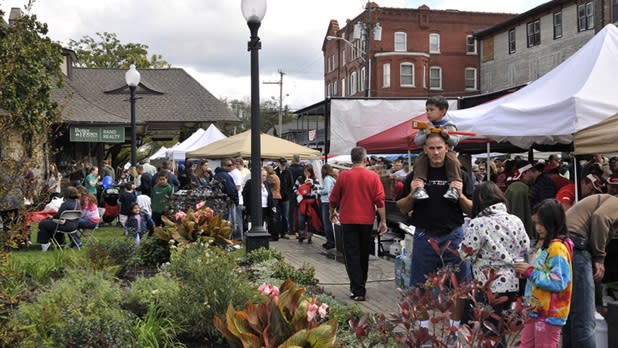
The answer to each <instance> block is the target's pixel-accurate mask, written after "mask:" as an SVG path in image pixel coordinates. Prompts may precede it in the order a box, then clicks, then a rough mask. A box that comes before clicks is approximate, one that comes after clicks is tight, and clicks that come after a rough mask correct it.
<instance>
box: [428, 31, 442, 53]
mask: <svg viewBox="0 0 618 348" xmlns="http://www.w3.org/2000/svg"><path fill="white" fill-rule="evenodd" d="M429 53H440V34H438V33H431V34H429Z"/></svg>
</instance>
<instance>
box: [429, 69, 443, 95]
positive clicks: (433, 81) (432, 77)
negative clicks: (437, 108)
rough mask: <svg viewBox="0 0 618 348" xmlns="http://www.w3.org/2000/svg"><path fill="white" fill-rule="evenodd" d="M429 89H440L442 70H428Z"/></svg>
mask: <svg viewBox="0 0 618 348" xmlns="http://www.w3.org/2000/svg"><path fill="white" fill-rule="evenodd" d="M429 89H442V68H440V67H437V66H432V67H430V68H429Z"/></svg>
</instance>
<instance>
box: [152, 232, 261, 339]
mask: <svg viewBox="0 0 618 348" xmlns="http://www.w3.org/2000/svg"><path fill="white" fill-rule="evenodd" d="M164 270H165V271H167V272H169V273H170V275H171V276H172V277H174V278H176V279H177V280H178V282H179V286H180V289H179V291H178V295H177V296H176V297H171V296H170V297H169V298H167V300H168V301H169V302H170V304H169V307H171V308H172V309H173V313H171V315H170V319H172V320H173V321H175V322H176V323H178V324H179V325H180V327H181V329H182V330H183V331H184V332H185V333H186V335H187V336H189V337H190V338H192V339H197V340H200V339H220V338H221V336H220V334H219V333H218V331H217V329H216V328H215V327H214V325H213V318H214V316H215V315H222V314H223V313H225V311H226V308H227V306H228V304H232V306H234V307H235V308H239V307H241V306H243V305H244V304H245V303H246V302H247V301H249V300H251V299H254V298H256V297H257V290H256V289H255V287H253V286H252V285H251V284H250V283H249V282H248V280H247V278H246V276H245V275H244V274H243V272H242V271H241V269H240V268H239V267H238V266H237V265H236V263H235V262H234V259H233V258H232V257H231V256H230V255H229V254H228V253H227V252H226V251H224V250H221V249H220V248H216V247H209V246H208V245H207V244H204V243H190V244H186V245H184V246H180V247H172V254H171V261H170V264H169V265H166V267H165V268H164ZM165 300H166V299H161V301H165ZM162 306H164V305H163V304H162Z"/></svg>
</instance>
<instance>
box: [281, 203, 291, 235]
mask: <svg viewBox="0 0 618 348" xmlns="http://www.w3.org/2000/svg"><path fill="white" fill-rule="evenodd" d="M279 209H280V210H281V211H280V212H279V215H281V228H282V230H281V235H286V234H288V231H289V228H288V226H289V224H290V201H287V200H283V199H282V200H280V201H279Z"/></svg>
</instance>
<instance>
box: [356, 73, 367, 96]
mask: <svg viewBox="0 0 618 348" xmlns="http://www.w3.org/2000/svg"><path fill="white" fill-rule="evenodd" d="M366 76H367V75H366V74H365V67H362V68H361V70H360V79H358V90H359V91H364V90H365V87H367V84H366V83H365V78H366Z"/></svg>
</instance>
